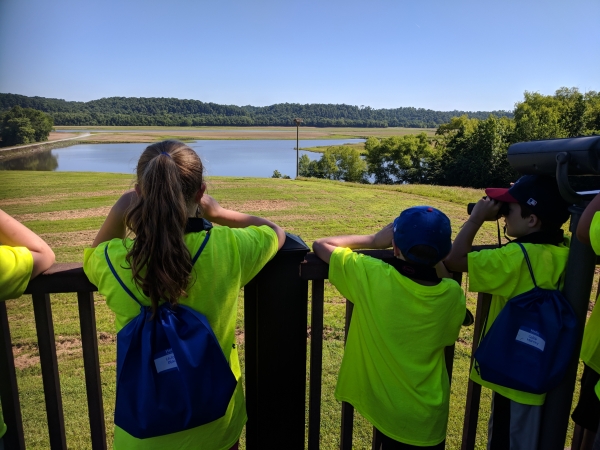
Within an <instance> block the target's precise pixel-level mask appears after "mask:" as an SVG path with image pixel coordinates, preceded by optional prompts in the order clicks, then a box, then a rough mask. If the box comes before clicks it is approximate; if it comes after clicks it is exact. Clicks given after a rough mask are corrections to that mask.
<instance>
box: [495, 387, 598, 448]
mask: <svg viewBox="0 0 600 450" xmlns="http://www.w3.org/2000/svg"><path fill="white" fill-rule="evenodd" d="M500 403H501V404H503V407H498V406H499V405H498V404H500ZM542 408H543V406H532V405H524V404H522V403H517V402H514V401H512V400H509V399H507V398H506V397H502V396H501V395H499V394H496V393H495V392H494V394H493V396H492V414H491V416H490V421H489V424H488V445H487V448H488V450H496V449H506V448H507V447H508V446H507V445H506V443H507V441H508V442H510V444H509V445H510V447H509V448H510V450H537V448H538V441H539V436H540V426H541V424H542ZM507 414H508V417H505V416H506V415H507ZM499 415H501V416H503V417H499ZM495 416H496V417H495ZM495 419H496V421H502V422H504V424H505V426H504V427H498V426H496V427H495V426H494V421H495ZM507 419H508V420H507ZM494 432H496V433H503V434H505V436H494ZM594 450H596V449H594ZM598 450H600V448H599V449H598Z"/></svg>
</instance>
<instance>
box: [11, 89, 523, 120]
mask: <svg viewBox="0 0 600 450" xmlns="http://www.w3.org/2000/svg"><path fill="white" fill-rule="evenodd" d="M13 106H20V107H22V108H32V109H36V110H39V111H43V112H45V113H47V114H49V115H50V116H51V117H52V118H53V119H54V123H55V125H67V126H100V125H102V126H252V125H254V126H290V125H293V119H294V118H296V117H301V118H302V119H303V120H304V122H303V124H304V125H306V126H317V127H367V128H381V127H415V128H423V127H431V128H433V127H437V126H439V125H441V124H443V123H446V122H448V121H449V120H450V119H451V118H452V117H456V116H462V115H466V116H467V117H469V118H476V119H484V118H486V117H488V116H489V115H490V114H494V115H495V116H497V117H512V113H511V112H509V111H476V112H468V111H433V110H431V109H424V108H412V107H405V108H394V109H374V108H371V107H368V106H366V107H365V106H355V105H345V104H341V105H340V104H305V105H301V104H299V103H278V104H275V105H270V106H250V105H247V106H236V105H219V104H217V103H210V102H208V103H206V102H201V101H199V100H181V99H176V98H136V97H110V98H102V99H99V100H92V101H89V102H71V101H66V100H61V99H53V98H44V97H27V96H24V95H17V94H0V111H7V110H9V109H10V108H12V107H13Z"/></svg>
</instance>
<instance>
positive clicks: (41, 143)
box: [0, 133, 92, 152]
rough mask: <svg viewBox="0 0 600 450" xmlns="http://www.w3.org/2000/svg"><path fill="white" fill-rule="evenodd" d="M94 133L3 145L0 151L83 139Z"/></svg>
mask: <svg viewBox="0 0 600 450" xmlns="http://www.w3.org/2000/svg"><path fill="white" fill-rule="evenodd" d="M91 135H92V133H81V134H77V135H76V136H73V137H68V138H65V139H55V140H53V141H44V142H34V143H33V144H25V145H14V146H12V147H3V148H0V152H9V151H13V150H23V149H28V148H34V147H36V146H38V145H48V144H53V143H55V142H63V141H72V140H73V139H81V138H85V137H88V136H91Z"/></svg>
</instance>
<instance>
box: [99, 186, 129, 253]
mask: <svg viewBox="0 0 600 450" xmlns="http://www.w3.org/2000/svg"><path fill="white" fill-rule="evenodd" d="M136 198H137V194H136V193H135V191H134V190H130V191H127V192H125V193H124V194H123V195H122V196H121V198H119V200H117V202H116V203H115V204H114V205H113V207H112V208H111V210H110V212H109V213H108V216H106V220H105V221H104V223H103V224H102V226H101V227H100V230H99V231H98V234H97V235H96V238H95V239H94V242H93V243H92V247H97V246H98V245H99V244H101V243H102V242H106V241H110V240H111V239H115V238H119V239H123V238H125V236H126V233H127V228H126V227H125V214H126V213H127V210H128V209H129V207H130V206H131V204H132V203H133V202H134V201H135V199H136Z"/></svg>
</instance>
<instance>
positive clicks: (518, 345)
mask: <svg viewBox="0 0 600 450" xmlns="http://www.w3.org/2000/svg"><path fill="white" fill-rule="evenodd" d="M517 244H519V246H520V247H521V250H523V254H524V255H525V261H526V262H527V267H528V268H529V273H530V275H531V279H532V281H533V284H534V286H535V287H534V288H533V289H532V290H530V291H527V292H524V293H522V294H520V295H517V296H516V297H514V298H512V299H511V300H509V301H508V302H507V303H506V306H504V308H503V309H502V311H500V314H498V317H496V320H495V321H494V323H493V324H492V326H491V327H490V329H489V331H488V332H487V333H486V334H485V335H484V337H483V339H482V340H481V343H480V344H479V347H478V348H477V350H476V352H475V370H477V372H478V373H479V375H480V376H481V378H482V379H483V380H485V381H488V382H490V383H494V384H497V385H500V386H505V387H508V388H511V389H516V390H519V391H524V392H530V393H532V394H543V393H545V392H548V391H549V390H551V389H552V388H554V387H556V386H557V385H558V384H559V383H560V382H561V380H562V379H563V377H564V375H565V372H566V370H567V366H568V365H569V362H570V360H571V356H572V354H573V349H574V347H575V341H576V339H577V328H578V325H577V318H576V316H575V313H574V312H573V308H572V307H571V305H570V304H569V302H568V301H567V299H566V298H565V297H564V295H563V294H562V293H561V292H560V290H559V289H556V290H552V289H542V288H540V287H538V285H537V283H536V282H535V277H534V276H533V270H532V268H531V262H530V261H529V256H528V255H527V251H526V250H525V247H523V245H522V244H521V243H519V242H517ZM486 323H487V318H486ZM484 333H485V324H484Z"/></svg>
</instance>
